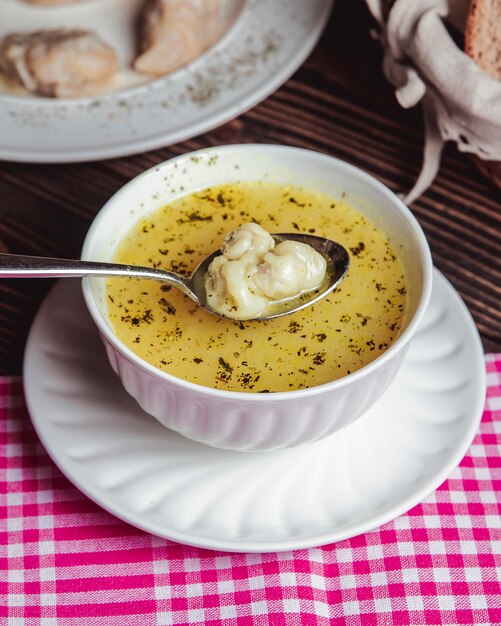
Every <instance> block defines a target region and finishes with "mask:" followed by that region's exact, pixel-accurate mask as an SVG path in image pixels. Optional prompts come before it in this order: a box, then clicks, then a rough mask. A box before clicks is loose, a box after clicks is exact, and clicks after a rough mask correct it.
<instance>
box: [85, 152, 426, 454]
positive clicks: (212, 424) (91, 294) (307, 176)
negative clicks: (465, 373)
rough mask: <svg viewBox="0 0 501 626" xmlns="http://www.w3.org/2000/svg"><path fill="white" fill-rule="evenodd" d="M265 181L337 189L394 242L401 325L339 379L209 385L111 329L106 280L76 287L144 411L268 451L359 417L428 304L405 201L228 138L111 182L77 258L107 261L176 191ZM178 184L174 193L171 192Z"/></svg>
mask: <svg viewBox="0 0 501 626" xmlns="http://www.w3.org/2000/svg"><path fill="white" fill-rule="evenodd" d="M263 179H265V180H270V181H274V182H276V183H279V184H288V183H289V184H290V183H292V184H295V185H298V184H299V185H301V186H302V187H305V188H312V189H315V190H318V191H323V192H324V193H328V194H329V195H331V196H333V197H341V196H342V197H343V199H344V200H345V201H346V202H348V203H349V204H350V205H351V206H353V207H354V208H356V209H357V210H359V211H361V212H363V213H364V214H365V215H367V216H368V217H369V218H370V219H371V220H372V221H373V222H375V223H376V224H377V225H379V226H380V227H381V228H382V229H383V231H384V232H385V233H386V234H387V235H388V236H389V237H390V240H391V242H392V244H393V247H394V248H396V249H398V250H400V254H399V257H400V260H401V262H402V265H403V268H404V272H405V275H406V283H407V293H408V306H407V314H406V319H405V320H404V326H403V331H402V332H401V334H400V336H399V337H398V338H397V340H396V341H395V342H394V343H393V344H392V345H391V346H390V348H389V349H388V350H387V351H386V352H384V353H383V354H382V355H381V356H379V357H378V358H377V359H375V360H374V361H373V362H371V363H369V364H368V365H366V366H365V367H363V368H362V369H360V370H358V371H356V372H354V373H352V374H350V375H349V376H346V377H344V378H341V379H339V380H336V381H333V382H330V383H327V384H323V385H319V386H317V387H311V388H309V389H302V390H296V391H287V392H278V393H272V394H259V393H246V392H235V391H224V390H220V389H211V388H208V387H203V386H201V385H197V384H193V383H191V382H187V381H185V380H182V379H180V378H176V377H174V376H172V375H170V374H167V373H166V372H163V371H160V370H159V369H157V368H155V367H154V366H152V365H150V364H148V363H146V362H145V361H143V360H142V359H141V358H139V357H138V356H136V355H135V354H134V353H133V352H132V351H131V350H129V349H128V348H127V347H126V346H125V345H123V343H122V342H121V341H120V340H119V339H118V338H117V336H116V335H115V333H114V332H113V329H112V327H111V325H110V322H109V321H108V318H107V313H106V298H105V279H102V278H92V279H90V278H87V279H84V281H83V292H84V297H85V301H86V303H87V307H88V309H89V311H90V313H91V315H92V317H93V319H94V321H95V323H96V325H97V327H98V329H99V331H100V334H101V336H102V339H103V342H104V345H105V348H106V352H107V355H108V359H109V361H110V363H111V366H112V367H113V369H114V370H115V372H116V373H117V374H118V376H119V377H120V379H121V381H122V384H123V386H124V388H125V389H126V390H127V391H128V393H130V394H131V395H132V396H133V397H134V398H135V399H136V400H137V401H138V403H139V404H140V405H141V407H142V408H143V409H144V410H145V411H146V412H147V413H149V414H151V415H153V416H154V417H156V418H157V419H158V420H159V421H160V422H161V423H162V424H163V425H165V426H167V427H168V428H171V429H173V430H175V431H177V432H179V433H181V434H182V435H185V436H186V437H189V438H191V439H194V440H196V441H201V442H204V443H206V444H209V445H211V446H216V447H221V448H229V449H234V450H274V449H277V448H284V447H292V446H297V445H300V444H304V443H307V442H312V441H315V440H317V439H321V438H322V437H326V436H327V435H330V434H331V433H334V432H335V431H337V430H340V429H341V428H344V427H345V426H347V425H348V424H350V423H352V422H353V421H354V420H356V419H357V418H358V417H360V416H361V415H362V414H363V413H364V412H365V411H367V409H368V408H369V407H370V406H372V404H373V403H374V402H375V401H376V400H377V399H378V398H379V397H380V396H381V395H382V394H383V393H384V391H385V390H386V389H387V388H388V386H389V385H390V383H391V382H392V380H393V378H394V377H395V374H396V372H397V370H398V368H399V367H400V365H401V363H402V360H403V358H404V356H405V353H406V350H407V347H408V345H409V341H410V339H411V338H412V336H413V334H414V333H415V331H416V328H417V327H418V325H419V322H420V321H421V318H422V317H423V314H424V312H425V310H426V307H427V305H428V301H429V298H430V293H431V283H432V262H431V255H430V250H429V247H428V244H427V242H426V239H425V236H424V234H423V232H422V230H421V228H420V226H419V224H418V223H417V221H416V220H415V218H414V217H413V215H412V213H411V212H410V211H409V209H408V208H407V207H406V206H405V205H404V204H403V203H402V202H401V201H400V200H399V199H398V198H397V196H395V195H394V194H393V193H392V192H391V191H390V190H389V189H388V188H386V187H385V186H384V185H382V184H381V183H380V182H378V181H377V180H376V179H374V178H372V177H371V176H369V175H368V174H366V173H364V172H362V171H361V170H359V169H357V168H355V167H353V166H351V165H348V164H346V163H344V162H342V161H339V160H338V159H334V158H332V157H329V156H326V155H323V154H318V153H315V152H311V151H308V150H301V149H298V148H292V147H287V146H272V145H250V144H247V145H234V146H222V147H215V148H209V149H205V150H200V151H198V152H194V153H190V154H186V155H182V156H179V157H176V158H174V159H172V160H170V161H167V162H165V163H162V164H160V165H157V166H156V167H153V168H152V169H150V170H148V171H146V172H145V173H143V174H141V175H139V176H138V177H137V178H135V179H133V180H132V181H130V182H129V183H128V184H126V185H125V186H124V187H123V188H122V189H120V190H119V191H118V192H117V193H116V194H115V195H114V196H113V197H112V198H111V199H110V200H109V201H108V202H107V203H106V205H105V206H104V207H103V208H102V210H101V211H100V212H99V214H98V215H97V217H96V219H95V220H94V222H93V224H92V226H91V228H90V230H89V232H88V234H87V237H86V239H85V243H84V247H83V251H82V258H84V259H87V260H100V261H110V260H112V257H113V254H114V251H115V249H116V246H117V245H118V243H119V242H120V241H121V240H122V238H123V237H124V236H125V234H126V233H127V231H128V230H129V229H130V228H131V227H132V226H133V225H134V224H135V223H136V222H137V221H139V220H140V219H141V218H143V217H144V216H145V215H147V214H150V213H152V212H154V211H155V210H156V209H158V208H159V207H161V206H162V205H164V204H166V203H167V202H169V201H172V200H173V199H174V198H175V197H179V196H180V195H183V194H186V193H189V192H191V191H196V190H200V189H203V188H206V187H210V186H213V185H218V184H224V183H228V182H231V181H237V180H238V181H253V180H263ZM180 189H181V190H182V192H181V191H180Z"/></svg>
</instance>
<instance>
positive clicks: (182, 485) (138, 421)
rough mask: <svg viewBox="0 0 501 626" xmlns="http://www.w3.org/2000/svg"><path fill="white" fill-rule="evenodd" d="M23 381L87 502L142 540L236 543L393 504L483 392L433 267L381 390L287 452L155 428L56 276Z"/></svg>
mask: <svg viewBox="0 0 501 626" xmlns="http://www.w3.org/2000/svg"><path fill="white" fill-rule="evenodd" d="M24 382H25V392H26V398H27V403H28V407H29V411H30V414H31V418H32V420H33V423H34V425H35V428H36V430H37V432H38V434H39V436H40V439H41V440H42V442H43V444H44V446H45V447H46V449H47V451H48V452H49V454H50V455H51V457H52V458H53V459H54V461H55V463H56V464H57V465H58V466H59V468H60V469H61V470H62V471H63V472H64V473H65V474H66V476H67V477H68V478H69V479H70V480H71V481H72V482H73V483H74V484H75V485H76V486H77V487H78V488H79V489H81V491H83V492H84V493H85V494H86V495H87V496H89V497H90V498H91V499H92V500H94V501H95V502H97V503H98V504H99V505H100V506H102V507H103V508H105V509H106V510H108V511H110V512H111V513H113V514H114V515H116V516H117V517H119V518H121V519H123V520H125V521H126V522H129V523H130V524H133V525H134V526H137V527H139V528H142V529H144V530H146V531H148V532H151V533H153V534H155V535H159V536H161V537H165V538H167V539H172V540H174V541H178V542H182V543H186V544H191V545H195V546H201V547H205V548H213V549H219V550H231V551H242V552H269V551H281V550H290V549H296V548H304V547H311V546H317V545H323V544H327V543H331V542H334V541H338V540H340V539H344V538H347V537H352V536H354V535H358V534H360V533H363V532H365V531H368V530H370V529H372V528H375V527H377V526H379V525H381V524H383V523H384V522H387V521H389V520H391V519H393V518H394V517H396V516H397V515H400V514H401V513H404V512H405V511H407V510H408V509H410V508H411V507H412V506H414V505H415V504H417V503H418V502H420V501H421V500H422V499H423V498H424V497H425V496H427V495H428V494H429V493H430V492H431V491H433V490H434V489H436V488H437V487H438V486H439V485H440V484H441V483H442V482H443V481H444V480H445V478H446V477H447V476H448V475H449V473H450V472H451V471H452V470H453V468H454V467H455V466H456V465H457V464H458V463H459V461H460V460H461V458H462V457H463V456H464V454H465V453H466V451H467V449H468V447H469V445H470V443H471V441H472V439H473V436H474V434H475V431H476V429H477V426H478V423H479V420H480V418H481V414H482V409H483V405H484V398H485V374H484V360H483V351H482V345H481V343H480V339H479V336H478V333H477V330H476V328H475V325H474V323H473V321H472V319H471V317H470V314H469V313H468V311H467V309H466V307H465V306H464V304H463V303H462V301H461V299H460V298H459V296H458V295H457V293H456V292H455V291H454V289H453V288H452V286H451V285H450V284H449V283H448V282H447V281H446V280H445V278H444V277H443V276H442V275H441V274H439V273H438V272H437V271H435V275H434V286H433V294H432V299H431V303H430V307H429V310H428V312H427V314H426V316H425V319H424V321H423V324H422V326H421V328H420V330H419V331H418V334H417V336H416V337H415V339H414V340H413V343H412V345H411V347H410V350H409V352H408V355H407V357H406V359H405V362H404V364H403V367H402V369H401V371H400V372H399V374H398V376H397V379H396V381H395V382H394V384H393V385H392V387H391V388H390V389H389V391H387V393H386V394H385V395H384V396H383V398H382V399H381V400H379V402H378V403H377V405H376V406H374V407H373V408H372V409H371V410H370V411H369V412H368V413H367V414H366V415H364V416H363V417H362V418H361V419H360V420H359V421H357V422H355V423H354V424H352V425H351V426H349V427H348V428H346V429H345V430H344V431H341V432H340V433H337V434H335V435H333V436H331V437H329V438H327V439H324V440H323V441H320V442H317V443H314V444H310V445H306V446H302V447H300V448H295V449H289V450H280V451H277V452H271V453H263V452H260V453H259V452H258V453H250V452H248V453H245V452H244V453H242V452H231V451H225V450H217V449H213V448H209V447H207V446H205V445H203V444H199V443H195V442H192V441H190V440H188V439H185V438H183V437H181V436H180V435H178V434H176V433H173V432H171V431H169V430H167V429H166V428H165V427H163V426H161V425H160V424H159V423H158V422H157V421H156V420H155V419H154V418H152V417H150V416H149V415H147V414H146V413H144V412H143V411H142V410H141V409H140V408H139V407H138V406H137V404H136V403H135V401H134V400H133V399H132V398H130V397H129V396H128V395H127V393H126V392H125V391H123V389H122V387H121V385H120V383H119V381H118V379H117V377H116V376H115V374H114V373H113V372H112V370H111V368H110V366H109V365H108V361H107V359H106V357H105V354H104V350H103V348H102V346H101V343H100V340H99V337H98V334H97V332H96V329H95V327H94V326H93V324H92V322H91V320H90V317H89V315H88V314H87V310H86V308H85V306H84V303H83V300H82V296H81V293H80V285H79V283H78V282H77V281H71V280H64V281H60V282H59V283H58V284H57V285H56V286H55V288H54V289H53V291H52V292H51V293H50V294H49V296H48V297H47V299H46V301H45V302H44V304H43V305H42V307H41V309H40V312H39V313H38V315H37V317H36V320H35V322H34V324H33V327H32V330H31V333H30V336H29V340H28V345H27V349H26V357H25V368H24Z"/></svg>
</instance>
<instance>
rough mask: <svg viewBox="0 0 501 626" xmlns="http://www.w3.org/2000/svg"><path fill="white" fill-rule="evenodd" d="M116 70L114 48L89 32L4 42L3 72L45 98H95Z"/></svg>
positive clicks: (42, 33)
mask: <svg viewBox="0 0 501 626" xmlns="http://www.w3.org/2000/svg"><path fill="white" fill-rule="evenodd" d="M116 70H117V55H116V53H115V51H114V50H113V48H111V47H110V46H109V45H107V44H106V43H105V42H104V41H102V40H101V39H100V38H99V37H98V36H97V35H96V34H95V33H92V32H89V31H85V30H64V29H56V30H39V31H35V32H32V33H11V34H9V35H7V36H5V37H4V38H3V39H2V40H0V72H1V73H3V74H4V75H5V76H6V77H8V78H10V79H11V80H13V81H14V82H16V83H18V84H20V85H22V86H23V87H24V88H25V89H27V90H28V91H29V92H31V93H34V94H38V95H41V96H47V97H51V98H74V97H79V96H89V95H93V94H94V93H97V92H98V91H99V89H100V88H101V87H102V86H103V85H104V84H105V83H106V82H107V81H109V80H110V79H111V78H112V77H113V76H114V75H115V72H116Z"/></svg>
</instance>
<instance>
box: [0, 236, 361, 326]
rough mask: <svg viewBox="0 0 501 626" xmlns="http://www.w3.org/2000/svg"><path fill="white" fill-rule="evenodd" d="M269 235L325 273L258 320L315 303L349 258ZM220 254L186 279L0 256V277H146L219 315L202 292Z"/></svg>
mask: <svg viewBox="0 0 501 626" xmlns="http://www.w3.org/2000/svg"><path fill="white" fill-rule="evenodd" d="M272 236H273V238H274V239H275V241H276V243H280V242H281V241H284V240H286V239H291V240H294V241H300V242H302V243H305V244H308V245H310V246H311V247H312V248H314V249H315V250H317V252H319V253H320V254H322V256H323V257H324V258H325V259H326V261H327V271H326V274H325V278H324V281H323V283H322V285H320V287H318V288H317V289H314V290H313V291H308V292H305V293H302V294H300V295H299V296H296V297H294V298H290V299H288V300H282V301H280V302H277V303H276V306H275V307H274V308H273V309H271V310H270V311H269V313H268V314H267V315H263V316H262V317H259V318H258V319H259V320H266V319H272V318H274V317H281V316H282V315H289V314H290V313H294V312H296V311H299V310H301V309H304V308H305V307H307V306H310V305H312V304H314V303H315V302H318V301H319V300H320V299H321V298H323V297H325V296H326V295H327V294H328V293H330V292H331V291H332V290H333V289H335V288H336V287H337V286H338V285H339V283H340V282H341V280H342V279H343V277H344V276H345V274H346V272H347V271H348V267H349V264H350V258H349V255H348V252H347V251H346V250H345V248H343V246H341V245H340V244H338V243H336V242H335V241H331V240H330V239H324V238H323V237H316V236H315V235H302V234H295V233H284V234H275V235H272ZM220 254H221V251H220V250H216V251H215V252H213V253H212V254H211V255H209V256H208V257H206V258H205V259H204V260H203V261H202V262H201V263H200V265H199V266H198V267H197V268H196V270H195V271H194V272H193V274H192V275H191V276H190V277H189V278H184V277H183V276H180V275H179V274H175V273H174V272H168V271H166V270H160V269H156V268H152V267H141V266H137V265H121V264H118V263H101V262H99V261H80V260H72V259H54V258H50V257H38V256H25V255H18V254H0V278H69V277H74V278H82V277H85V276H122V277H126V278H148V279H153V280H158V281H162V282H165V283H168V284H170V285H172V286H173V287H177V288H178V289H180V290H181V291H182V292H183V293H184V294H186V295H187V296H189V297H190V298H191V299H192V300H193V301H194V302H196V304H198V305H199V306H201V307H203V308H204V309H207V310H208V311H210V312H211V313H214V314H215V315H221V314H220V313H217V311H214V310H213V309H211V308H210V307H209V305H208V303H207V297H206V292H205V277H206V275H207V270H208V268H209V265H210V264H211V263H212V260H213V259H214V258H215V257H216V256H219V255H220ZM246 321H248V320H246Z"/></svg>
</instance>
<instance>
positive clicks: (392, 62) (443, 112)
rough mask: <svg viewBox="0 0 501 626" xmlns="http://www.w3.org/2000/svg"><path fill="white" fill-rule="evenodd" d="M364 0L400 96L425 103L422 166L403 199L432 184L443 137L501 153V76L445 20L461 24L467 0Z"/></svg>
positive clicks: (405, 102)
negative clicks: (463, 47) (461, 41)
mask: <svg viewBox="0 0 501 626" xmlns="http://www.w3.org/2000/svg"><path fill="white" fill-rule="evenodd" d="M366 3H367V5H368V7H369V9H370V11H371V13H372V14H373V16H374V17H375V19H376V20H377V22H378V23H379V26H380V32H379V34H378V35H377V36H378V38H379V39H380V41H381V43H382V45H383V47H384V61H383V71H384V73H385V76H386V77H387V79H388V80H389V81H390V82H391V83H392V84H393V85H394V86H395V94H396V97H397V100H398V102H399V103H400V104H401V105H402V106H403V107H405V108H410V107H412V106H415V105H416V104H418V103H421V105H422V108H423V115H424V122H425V133H426V134H425V145H424V157H423V166H422V169H421V173H420V175H419V177H418V179H417V181H416V183H415V184H414V187H413V188H412V189H411V190H410V191H409V192H408V193H407V194H406V195H405V198H404V200H405V201H406V202H407V203H411V202H413V201H414V200H415V199H416V198H417V197H418V196H420V195H421V194H422V193H423V192H424V191H425V190H426V189H427V188H428V187H429V186H430V185H431V183H432V182H433V179H434V178H435V176H436V174H437V172H438V169H439V167H440V158H441V154H442V149H443V145H444V143H445V142H446V141H454V142H455V143H456V145H457V147H458V149H459V150H460V151H461V152H470V153H473V154H475V155H477V156H478V157H480V158H481V159H483V160H491V161H501V81H498V80H495V79H494V78H491V77H490V76H488V75H487V74H486V73H485V72H484V71H483V70H481V69H480V68H479V67H478V66H477V64H476V63H475V61H473V59H471V58H470V57H469V56H468V55H467V54H465V53H464V52H463V51H462V50H461V49H460V48H458V46H457V44H456V43H455V42H454V40H453V39H452V37H451V36H450V34H449V32H448V30H447V28H446V25H445V23H446V22H448V23H449V24H450V25H452V26H453V27H455V28H457V29H458V30H460V31H464V27H465V23H466V17H467V12H468V4H469V3H468V0H396V1H395V2H392V1H391V0H366Z"/></svg>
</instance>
